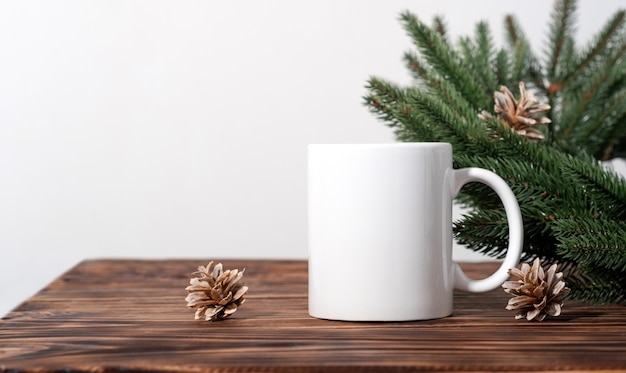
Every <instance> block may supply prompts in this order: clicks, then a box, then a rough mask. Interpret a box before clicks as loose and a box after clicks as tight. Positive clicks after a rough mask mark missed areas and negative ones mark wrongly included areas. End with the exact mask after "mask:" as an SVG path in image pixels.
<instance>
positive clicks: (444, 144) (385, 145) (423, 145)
mask: <svg viewBox="0 0 626 373" xmlns="http://www.w3.org/2000/svg"><path fill="white" fill-rule="evenodd" d="M308 147H309V148H325V147H328V148H436V147H449V148H452V144H450V143H448V142H392V143H320V144H308Z"/></svg>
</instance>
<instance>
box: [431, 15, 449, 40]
mask: <svg viewBox="0 0 626 373" xmlns="http://www.w3.org/2000/svg"><path fill="white" fill-rule="evenodd" d="M432 29H433V30H435V31H436V32H437V33H438V34H439V35H440V36H441V38H442V39H443V40H444V41H446V42H447V41H448V26H447V25H446V23H445V21H444V19H443V17H442V16H440V15H436V16H435V17H434V18H433V27H432Z"/></svg>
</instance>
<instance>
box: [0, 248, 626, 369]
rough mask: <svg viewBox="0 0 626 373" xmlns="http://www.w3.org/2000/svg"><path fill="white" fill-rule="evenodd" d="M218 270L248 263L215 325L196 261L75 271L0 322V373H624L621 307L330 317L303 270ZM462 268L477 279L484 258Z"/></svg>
mask: <svg viewBox="0 0 626 373" xmlns="http://www.w3.org/2000/svg"><path fill="white" fill-rule="evenodd" d="M222 262H223V263H224V265H225V267H227V268H240V269H241V268H244V267H245V268H246V272H245V276H244V280H245V282H246V283H247V285H248V286H249V287H250V291H249V294H248V297H247V301H246V303H245V304H244V305H243V306H242V307H241V308H240V310H239V311H237V312H236V313H235V314H234V315H233V317H232V318H230V319H227V320H224V321H220V322H213V323H210V322H204V321H197V320H194V319H193V310H190V309H188V308H187V307H186V304H185V301H184V298H185V295H186V292H185V291H184V288H185V286H186V285H187V283H188V281H189V274H190V272H192V271H194V270H195V268H196V267H197V266H198V265H200V264H206V261H205V260H143V261H142V260H94V261H86V262H83V263H81V264H79V265H78V266H76V267H75V268H73V269H72V270H70V271H69V272H67V273H66V274H64V275H62V276H61V277H59V278H58V279H57V280H56V281H54V282H53V283H52V284H50V285H49V286H48V287H46V288H45V289H43V290H42V291H41V292H39V293H38V294H37V295H35V296H34V297H32V298H31V299H29V300H28V301H26V302H25V303H23V304H22V305H21V306H20V307H18V308H17V309H15V310H14V311H13V312H11V313H9V314H8V315H7V316H6V317H5V318H4V319H2V320H1V321H0V371H19V372H53V371H60V370H65V371H95V372H106V371H122V370H130V371H144V372H148V371H171V372H244V371H299V372H319V371H338V372H346V371H347V372H357V371H383V370H387V371H398V372H399V371H459V372H462V371H468V372H469V371H587V370H624V371H626V309H625V308H624V307H621V306H589V305H584V304H579V303H569V304H566V306H565V308H564V312H563V315H562V316H561V317H559V318H555V319H552V320H548V321H544V322H541V323H538V322H532V323H530V322H526V321H519V320H514V318H513V313H512V312H509V311H506V310H504V307H505V305H506V302H507V300H508V295H507V294H505V293H504V292H503V291H501V290H497V291H493V292H489V293H486V294H478V295H477V294H465V293H456V295H455V311H454V314H453V315H452V316H451V317H447V318H443V319H439V320H429V321H420V322H399V323H376V322H368V323H363V322H340V321H327V320H318V319H314V318H311V317H309V316H308V313H307V265H306V262H304V261H271V260H265V261H263V260H261V261H258V260H223V261H222ZM465 267H466V268H467V270H469V271H470V272H471V273H472V274H473V275H474V276H481V275H482V274H484V273H487V272H490V271H491V270H493V263H491V264H469V265H465ZM17 282H18V281H17V280H16V283H17ZM390 286H393V284H390ZM344 289H345V287H342V284H337V291H343V290H344ZM385 301H388V300H385V299H381V306H385V304H384V303H382V302H385ZM390 306H392V305H390Z"/></svg>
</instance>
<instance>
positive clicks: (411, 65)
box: [403, 52, 430, 84]
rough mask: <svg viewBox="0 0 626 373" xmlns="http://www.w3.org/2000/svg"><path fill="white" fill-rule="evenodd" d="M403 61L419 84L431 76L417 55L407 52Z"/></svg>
mask: <svg viewBox="0 0 626 373" xmlns="http://www.w3.org/2000/svg"><path fill="white" fill-rule="evenodd" d="M403 61H404V64H405V66H406V67H407V68H408V69H409V71H410V72H411V75H412V76H413V79H415V80H416V82H417V83H418V84H420V83H423V82H424V81H425V80H427V79H428V78H427V77H428V76H429V75H430V73H429V69H428V67H426V66H425V65H424V63H423V62H422V61H421V60H420V58H419V57H418V56H417V55H416V54H415V53H411V52H405V53H404V57H403Z"/></svg>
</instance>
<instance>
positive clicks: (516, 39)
mask: <svg viewBox="0 0 626 373" xmlns="http://www.w3.org/2000/svg"><path fill="white" fill-rule="evenodd" d="M504 28H505V30H506V33H505V36H506V39H507V41H508V44H509V49H510V50H511V51H512V55H513V66H514V68H513V70H512V75H511V78H510V79H509V80H506V81H502V84H505V85H506V86H513V85H515V84H517V83H518V82H520V81H525V80H528V81H530V82H532V83H533V85H534V86H535V87H536V88H537V89H538V90H539V92H540V93H541V94H542V95H544V96H547V93H548V92H547V88H546V86H545V83H544V76H543V73H542V71H541V66H540V64H539V60H538V59H537V57H535V56H534V55H533V53H532V51H531V49H530V43H529V42H528V39H527V38H526V36H525V35H524V32H523V31H522V28H521V27H520V25H519V23H518V22H517V19H516V18H515V17H514V16H513V15H508V16H506V17H505V19H504Z"/></svg>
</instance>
